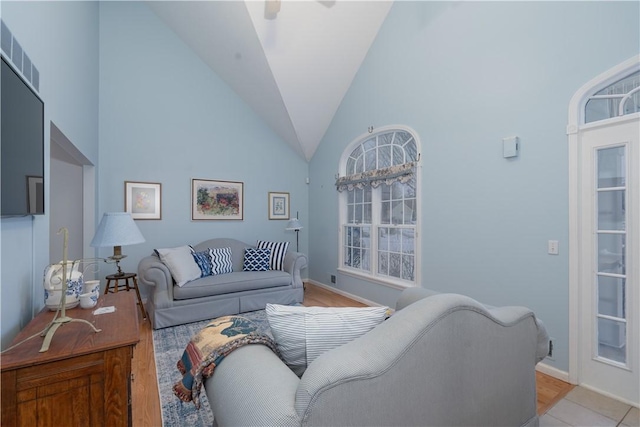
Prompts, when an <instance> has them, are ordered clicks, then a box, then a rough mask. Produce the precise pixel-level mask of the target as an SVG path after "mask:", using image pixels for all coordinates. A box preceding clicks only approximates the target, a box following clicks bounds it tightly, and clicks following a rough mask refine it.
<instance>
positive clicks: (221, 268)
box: [209, 248, 233, 274]
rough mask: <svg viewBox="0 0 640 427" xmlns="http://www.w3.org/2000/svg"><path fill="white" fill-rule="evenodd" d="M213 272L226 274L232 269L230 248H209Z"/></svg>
mask: <svg viewBox="0 0 640 427" xmlns="http://www.w3.org/2000/svg"><path fill="white" fill-rule="evenodd" d="M209 255H210V256H211V264H212V265H213V274H227V273H231V272H232V271H233V261H232V258H231V248H209Z"/></svg>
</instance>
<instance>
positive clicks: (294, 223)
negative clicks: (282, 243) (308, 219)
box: [286, 218, 302, 231]
mask: <svg viewBox="0 0 640 427" xmlns="http://www.w3.org/2000/svg"><path fill="white" fill-rule="evenodd" d="M301 228H302V224H300V221H299V220H298V218H293V219H290V220H289V222H288V223H287V228H286V229H287V230H296V231H297V230H300V229H301Z"/></svg>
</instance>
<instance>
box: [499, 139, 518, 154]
mask: <svg viewBox="0 0 640 427" xmlns="http://www.w3.org/2000/svg"><path fill="white" fill-rule="evenodd" d="M518 145H519V144H518V137H517V136H512V137H509V138H504V139H503V140H502V157H504V158H505V159H508V158H510V157H517V156H518V148H519V147H518Z"/></svg>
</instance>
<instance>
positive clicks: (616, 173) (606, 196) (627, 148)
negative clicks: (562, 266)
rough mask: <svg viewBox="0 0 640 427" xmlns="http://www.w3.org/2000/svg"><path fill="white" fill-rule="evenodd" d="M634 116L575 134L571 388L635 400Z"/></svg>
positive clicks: (638, 191)
mask: <svg viewBox="0 0 640 427" xmlns="http://www.w3.org/2000/svg"><path fill="white" fill-rule="evenodd" d="M639 134H640V118H639V117H638V115H637V114H635V115H631V116H626V117H621V118H617V119H613V120H603V121H600V122H596V123H591V124H589V125H588V126H585V127H583V128H582V129H581V130H580V131H579V146H580V148H579V151H580V155H579V157H580V162H579V163H580V170H581V172H580V218H581V220H580V226H579V229H580V279H579V312H580V316H579V318H580V322H579V323H580V324H579V328H580V333H579V373H578V376H579V378H578V379H579V381H578V382H579V384H581V385H585V386H587V387H590V388H593V389H595V390H597V391H601V392H604V393H605V394H608V395H611V396H612V397H618V398H620V399H622V400H624V401H627V402H631V403H635V404H636V405H637V404H638V402H639V401H640V396H639V393H640V392H639V389H640V370H639V369H640V366H638V365H639V364H640V352H639V343H638V342H639V341H640V328H639V323H640V322H639V320H638V319H639V317H640V307H639V305H640V289H639V288H640V286H639V284H638V283H639V281H640V272H639V268H640V265H639V264H640V202H639V200H640V178H639V177H640V173H639V172H640V145H639V141H640V136H639Z"/></svg>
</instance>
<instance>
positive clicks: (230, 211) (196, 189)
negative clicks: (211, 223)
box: [191, 179, 244, 221]
mask: <svg viewBox="0 0 640 427" xmlns="http://www.w3.org/2000/svg"><path fill="white" fill-rule="evenodd" d="M243 213H244V183H242V182H237V181H213V180H210V179H192V180H191V220H193V221H196V220H210V219H231V220H242V219H243Z"/></svg>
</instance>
